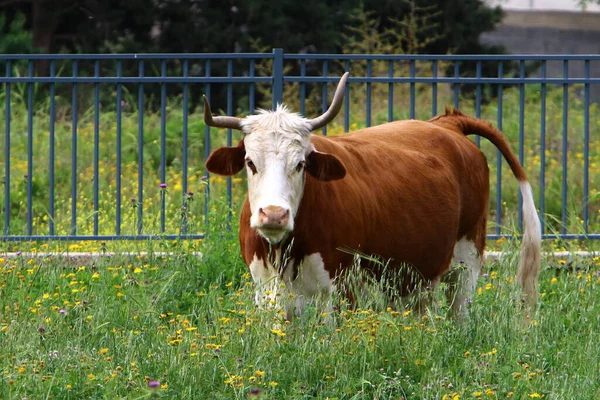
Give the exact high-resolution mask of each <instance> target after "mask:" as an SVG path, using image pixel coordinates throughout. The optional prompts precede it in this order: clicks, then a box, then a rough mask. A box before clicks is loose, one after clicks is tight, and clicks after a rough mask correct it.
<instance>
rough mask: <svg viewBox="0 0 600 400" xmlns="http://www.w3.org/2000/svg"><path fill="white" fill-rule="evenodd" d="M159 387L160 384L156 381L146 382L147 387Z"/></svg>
mask: <svg viewBox="0 0 600 400" xmlns="http://www.w3.org/2000/svg"><path fill="white" fill-rule="evenodd" d="M159 386H160V382H158V381H150V382H148V387H151V388H157V387H159Z"/></svg>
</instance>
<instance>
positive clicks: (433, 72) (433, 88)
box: [431, 60, 438, 117]
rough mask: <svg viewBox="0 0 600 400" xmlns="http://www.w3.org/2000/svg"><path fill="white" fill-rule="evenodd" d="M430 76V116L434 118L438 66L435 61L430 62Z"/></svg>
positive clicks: (435, 112)
mask: <svg viewBox="0 0 600 400" xmlns="http://www.w3.org/2000/svg"><path fill="white" fill-rule="evenodd" d="M431 75H432V76H433V79H434V81H433V83H432V84H431V116H432V117H434V116H435V115H436V114H437V82H436V80H437V77H438V64H437V60H433V61H432V62H431Z"/></svg>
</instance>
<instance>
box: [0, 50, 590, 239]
mask: <svg viewBox="0 0 600 400" xmlns="http://www.w3.org/2000/svg"><path fill="white" fill-rule="evenodd" d="M0 66H3V69H4V76H2V75H0V85H1V88H2V89H1V90H2V92H0V102H2V103H4V107H2V111H0V113H1V114H0V115H2V116H3V119H4V121H3V122H4V127H3V128H4V129H2V132H3V135H4V138H3V139H4V140H2V144H3V149H2V152H1V153H2V155H3V158H4V160H3V162H2V164H3V167H4V174H3V177H4V181H3V190H4V196H3V198H2V200H0V201H2V210H1V212H2V214H3V230H2V239H1V240H7V241H18V240H116V239H124V240H132V239H137V240H140V239H152V238H165V239H176V238H189V239H198V238H202V237H203V225H202V223H201V219H198V217H201V216H202V215H207V214H208V213H209V208H210V207H209V204H210V202H211V201H212V200H210V198H211V194H210V189H211V185H210V182H211V179H210V177H209V176H208V173H207V172H206V171H204V167H203V161H204V159H205V158H206V157H207V156H208V154H210V151H211V146H212V143H211V142H212V141H214V140H215V139H214V138H215V135H218V134H219V133H216V132H212V131H211V130H210V128H208V127H205V126H204V125H203V124H202V123H196V122H193V121H192V119H193V118H192V116H194V115H196V116H197V114H199V113H196V112H195V107H196V106H197V105H198V104H200V96H201V94H206V95H207V97H208V98H209V100H210V101H211V103H212V105H213V109H215V110H219V109H220V110H223V112H224V113H226V114H229V115H235V114H240V113H242V114H246V113H253V112H254V111H255V109H256V108H257V106H259V105H261V106H263V107H264V106H265V100H266V99H272V101H270V102H269V103H271V104H272V105H273V106H274V105H276V104H277V103H281V102H286V103H287V102H292V103H294V104H296V103H297V105H298V111H300V112H301V113H302V114H305V113H309V112H311V111H313V112H314V111H317V112H320V111H324V110H325V109H326V108H327V105H328V96H329V95H331V94H332V90H331V89H332V88H333V85H335V84H336V83H337V81H338V79H339V76H340V75H341V73H343V72H344V71H350V73H351V75H350V78H349V84H348V85H347V87H346V96H345V99H344V107H343V112H342V113H341V114H343V115H342V116H340V117H339V119H341V121H340V122H339V126H340V127H341V129H343V131H349V130H351V129H354V127H355V126H354V125H357V126H370V125H373V124H377V123H382V122H386V121H391V120H394V119H402V118H419V119H425V118H429V117H431V116H433V115H436V114H438V112H440V111H441V108H443V107H444V106H446V105H451V106H454V107H456V108H459V109H463V110H465V111H467V112H468V113H472V114H473V115H474V116H476V117H481V118H486V119H490V120H491V122H494V124H495V125H496V126H497V127H498V128H499V129H501V130H504V131H505V134H507V135H509V134H511V133H512V134H513V135H514V138H515V140H513V141H512V144H513V146H514V147H513V148H515V149H516V150H517V151H518V153H519V159H520V160H521V162H522V163H527V162H528V161H530V158H531V157H530V156H531V155H533V158H534V160H535V161H534V164H535V168H530V169H529V170H528V171H529V173H530V175H533V176H530V180H531V181H532V186H533V187H534V188H535V190H536V193H538V196H539V197H538V200H537V206H538V208H539V210H540V214H541V216H542V222H543V226H544V237H545V238H561V239H586V238H589V239H599V238H600V232H598V229H597V227H598V226H600V216H599V215H598V209H597V208H598V204H600V199H598V194H597V193H598V192H597V191H596V189H595V187H593V186H592V192H590V183H591V182H592V181H593V179H592V178H593V177H594V176H596V175H591V173H592V174H594V173H595V174H599V173H600V170H599V169H598V165H597V164H600V159H598V157H599V154H600V147H599V146H600V143H599V142H600V137H598V136H599V135H600V132H598V130H599V129H600V124H599V123H598V118H597V117H596V114H591V113H590V110H592V112H596V111H597V106H596V105H595V101H597V100H598V97H599V96H600V93H598V89H600V78H598V75H599V73H598V71H599V69H600V55H486V56H482V55H460V56H458V55H456V56H454V55H453V56H451V55H362V54H360V55H348V54H285V53H284V52H283V50H282V49H274V50H273V51H272V52H271V53H256V54H254V53H244V54H237V53H236V54H208V53H205V54H85V55H62V54H61V55H0ZM284 97H285V98H284ZM174 98H175V99H176V100H173V99H174ZM267 101H268V100H267ZM315 102H317V103H318V105H317V106H315ZM532 110H533V111H532ZM59 114H60V115H59ZM492 114H495V115H493V117H492ZM573 114H576V115H573ZM109 115H110V117H108V116H109ZM136 117H137V118H136ZM155 117H156V118H155ZM309 117H310V116H309ZM103 118H104V120H103ZM573 118H575V119H574V120H575V121H576V126H570V122H569V121H571V119H573ZM591 118H592V119H591ZM173 119H176V120H177V123H176V124H175V125H174V126H175V128H173V127H170V126H169V124H170V123H171V122H172V120H173ZM156 120H157V121H158V122H156ZM103 121H104V122H103ZM132 121H135V122H136V125H137V126H135V127H134V131H135V135H133V134H132V133H131V132H132V130H131V126H128V127H127V129H126V128H125V127H124V126H123V123H124V122H126V123H127V124H130V125H131V124H132ZM68 122H70V123H68ZM67 123H68V124H67ZM155 123H157V124H158V126H157V127H156V126H152V128H151V129H150V128H149V124H150V125H153V124H155ZM66 125H68V126H66ZM84 125H85V126H84ZM192 125H193V130H191V126H192ZM571 125H572V124H571ZM0 128H1V127H0ZM67 129H68V131H69V132H68V133H69V134H68V136H67V135H66V130H67ZM85 129H88V130H89V131H90V132H92V133H91V135H89V137H88V136H85V137H84V135H83V134H82V132H83V131H84V130H85ZM107 129H110V130H113V131H114V137H113V136H110V135H106V134H105V131H106V130H107ZM196 129H201V130H203V132H202V133H200V134H199V133H198V132H196V131H195V130H196ZM328 129H329V130H332V129H334V127H331V126H330V127H329V128H328V127H324V128H323V131H322V133H323V134H327V133H328ZM150 130H151V131H152V132H149V131H150ZM126 131H127V132H126ZM191 135H196V136H194V137H193V139H191V137H192V136H191ZM198 135H200V136H198ZM234 135H235V133H234V132H231V131H230V130H229V131H227V132H226V133H225V139H224V142H223V143H226V144H228V145H231V143H233V140H234ZM65 136H67V137H65ZM126 136H127V137H126ZM131 136H135V137H131ZM173 136H175V137H176V138H177V139H176V140H175V141H174V142H173ZM25 137H26V138H25ZM107 138H110V140H109V139H107ZM82 140H83V141H88V140H89V141H93V151H92V154H91V155H90V154H88V153H85V154H82V153H81V149H80V145H81V142H82ZM40 141H41V142H44V145H43V146H41V145H38V144H39V143H40ZM198 141H201V142H202V146H197V143H196V142H198ZM20 142H23V143H24V144H23V146H25V147H24V150H23V151H24V152H25V153H26V155H23V154H22V153H21V148H20V147H19V146H18V143H20ZM25 142H26V143H25ZM126 142H127V145H124V143H126ZM476 142H477V144H478V145H481V146H482V150H484V151H485V152H486V154H487V156H488V159H490V162H494V158H495V162H494V168H493V169H495V171H494V174H493V176H492V183H493V190H492V191H493V196H494V203H493V206H491V221H493V222H494V227H493V230H492V231H490V234H489V238H490V239H498V238H501V237H504V236H510V235H511V234H512V233H513V232H514V231H510V230H508V231H507V230H506V229H505V228H503V227H502V224H503V222H504V221H505V220H504V219H503V218H504V216H505V215H506V214H507V212H509V211H510V210H508V208H506V209H505V208H504V206H503V204H504V202H505V201H506V196H507V194H506V192H507V191H508V188H512V189H513V190H512V193H513V194H514V193H516V190H515V188H516V183H515V182H514V178H513V179H512V180H510V181H508V180H507V179H509V178H508V177H504V178H503V174H504V173H505V172H507V171H505V170H506V168H504V170H503V166H502V159H501V156H500V154H499V152H497V151H496V150H490V147H488V148H487V150H486V144H485V143H481V144H480V142H479V138H477V139H476ZM173 143H175V144H173ZM528 143H529V144H530V146H531V147H530V148H528V147H527V146H528ZM150 144H152V145H150ZM46 146H47V148H46ZM88 147H89V146H88ZM150 147H152V148H153V149H154V148H158V150H157V152H158V153H159V154H158V155H156V157H154V158H152V157H149V156H148V153H149V152H150V150H149V148H150ZM578 149H579V150H580V151H579V150H578ZM591 149H592V153H590V150H591ZM65 151H68V152H70V157H68V158H67V159H68V160H70V161H65V160H64V159H61V160H60V161H59V158H58V155H57V152H62V153H64V152H65ZM17 153H18V154H17ZM200 153H201V154H200ZM131 154H134V158H135V164H136V171H135V174H136V175H137V188H131V187H124V182H123V175H124V174H125V173H133V172H131V171H125V170H124V168H125V167H124V161H123V157H125V156H131ZM173 154H175V155H173ZM87 157H90V159H91V165H92V167H91V173H90V174H91V175H92V176H91V177H90V176H88V175H87V171H83V170H82V169H81V168H80V166H81V164H82V163H89V160H88V159H86V158H87ZM149 158H152V160H154V159H155V162H154V164H152V165H151V166H149V164H151V163H150V162H149ZM39 160H43V161H39ZM596 160H597V161H596ZM554 162H559V165H556V166H554V167H553V168H550V167H551V166H552V165H550V164H551V163H554ZM67 163H70V165H68V166H65V164H67ZM175 163H176V164H177V167H176V168H177V170H178V171H180V176H179V175H178V176H177V180H178V182H177V183H175V184H176V185H177V186H178V188H177V193H181V195H180V196H179V198H175V199H174V198H171V197H172V196H171V197H169V196H170V195H169V190H170V189H171V185H173V182H168V185H167V181H168V180H169V177H168V176H167V175H168V171H169V169H170V168H174V167H173V165H174V164H175ZM538 164H539V165H538ZM59 165H60V166H61V169H60V171H59V170H57V168H58V167H59ZM108 166H111V168H112V167H114V172H113V173H112V175H110V176H111V178H107V177H106V176H107V175H106V173H105V171H103V169H106V168H108ZM23 170H24V172H25V173H24V174H22V175H21V176H20V175H19V174H20V173H21V172H23ZM198 171H202V174H203V175H204V177H203V178H202V182H205V183H206V185H205V186H203V190H204V196H198V195H194V193H193V191H192V190H191V188H190V187H191V186H190V185H191V184H190V182H191V181H192V180H193V176H192V174H196V175H197V172H198ZM152 173H155V174H156V176H155V178H156V179H158V180H159V182H160V183H161V185H160V186H159V185H154V186H155V187H154V192H153V193H151V194H149V189H148V185H149V183H148V179H149V175H152ZM549 173H550V174H551V176H548V174H549ZM41 175H43V176H44V179H39V176H41ZM196 175H194V176H196ZM111 179H112V180H111ZM65 180H67V181H68V185H67V186H68V187H69V193H68V194H65V193H57V192H56V190H57V189H56V188H57V182H58V181H61V182H63V181H65ZM504 180H507V181H506V182H505V183H504V182H503V181H504ZM84 181H85V182H88V181H91V186H92V187H91V189H90V190H89V191H90V192H91V198H83V199H82V196H81V193H78V192H81V191H82V188H81V187H82V184H83V182H84ZM127 182H129V181H127ZM195 182H196V183H194V184H195V185H196V186H195V188H196V187H198V184H197V181H195ZM593 182H595V181H593ZM63 183H64V182H63ZM151 185H152V184H151ZM223 185H224V187H225V188H224V192H225V193H226V202H227V204H228V206H229V209H230V210H231V208H232V206H237V204H233V203H234V185H233V183H232V179H227V180H226V182H225V183H224V184H223ZM67 186H65V187H67ZM132 191H135V195H134V196H131V197H129V199H128V196H127V194H128V193H132ZM549 191H551V195H552V196H553V197H552V198H553V199H554V200H553V202H552V204H548V202H547V200H548V198H549V197H548V196H549V194H548V192H549ZM557 191H559V192H560V194H559V195H558V194H557V193H556V192H557ZM108 192H110V193H108ZM40 193H42V195H41V194H40ZM21 195H22V196H24V197H25V199H21V198H19V196H21ZM515 196H518V195H515ZM65 197H68V198H69V201H68V203H69V207H68V209H65V207H64V204H62V203H61V204H62V205H61V207H62V209H60V210H59V207H58V206H57V204H58V203H57V199H59V198H63V199H64V198H65ZM213 197H214V196H213ZM200 198H201V199H200ZM195 199H196V200H195ZM556 199H560V200H559V201H558V200H556ZM199 200H201V201H199ZM102 201H105V202H106V201H108V202H109V203H111V204H110V206H109V207H108V209H109V210H110V211H107V209H106V208H101V207H100V203H101V202H102ZM192 201H195V202H192ZM520 201H521V199H520V197H518V205H519V209H520ZM148 202H153V203H155V202H159V207H158V209H159V210H160V211H159V212H158V214H159V215H158V216H157V215H152V216H148V215H145V207H144V205H145V204H147V203H148ZM168 203H177V207H178V210H179V212H177V213H175V214H173V212H171V211H169V209H168ZM200 204H201V205H200ZM192 205H194V207H195V208H193V207H192ZM516 206H517V204H515V207H513V208H514V209H516V208H517V207H516ZM550 208H552V210H550ZM103 213H104V214H105V215H102V214H103ZM59 214H60V215H59ZM67 214H68V215H67ZM82 214H83V215H84V216H85V218H83V217H82ZM125 214H127V215H126V216H128V217H129V218H130V220H129V222H131V219H133V220H134V228H129V227H128V228H127V229H125V228H124V226H125V225H126V224H125V221H124V216H125ZM198 214H200V215H198ZM230 216H231V214H230ZM193 217H196V221H200V222H198V223H194V224H192V223H191V221H192V220H193ZM521 217H522V216H521V213H520V211H519V212H518V218H517V220H518V224H519V225H521V223H522V218H521ZM82 218H83V220H84V221H85V223H82V222H81V221H82ZM170 218H177V222H176V224H172V223H170V222H171V221H169V219H170ZM59 221H62V222H59ZM64 221H67V222H64ZM65 223H66V224H67V225H68V226H67V227H66V228H65V226H64V225H65Z"/></svg>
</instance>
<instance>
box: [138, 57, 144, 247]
mask: <svg viewBox="0 0 600 400" xmlns="http://www.w3.org/2000/svg"><path fill="white" fill-rule="evenodd" d="M138 76H139V77H140V78H143V77H144V61H143V60H140V61H139V62H138ZM143 202H144V84H143V83H142V82H141V81H140V83H139V84H138V198H137V203H138V204H137V218H138V221H137V233H138V235H141V234H142V230H143V228H144V221H143V218H144V206H143Z"/></svg>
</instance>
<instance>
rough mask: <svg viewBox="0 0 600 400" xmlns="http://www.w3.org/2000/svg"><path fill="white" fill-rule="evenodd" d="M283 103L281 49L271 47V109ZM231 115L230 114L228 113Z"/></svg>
mask: <svg viewBox="0 0 600 400" xmlns="http://www.w3.org/2000/svg"><path fill="white" fill-rule="evenodd" d="M282 103H283V49H273V109H275V108H277V104H282ZM228 115H231V114H228Z"/></svg>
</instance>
